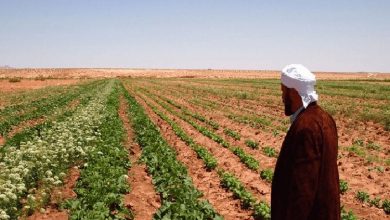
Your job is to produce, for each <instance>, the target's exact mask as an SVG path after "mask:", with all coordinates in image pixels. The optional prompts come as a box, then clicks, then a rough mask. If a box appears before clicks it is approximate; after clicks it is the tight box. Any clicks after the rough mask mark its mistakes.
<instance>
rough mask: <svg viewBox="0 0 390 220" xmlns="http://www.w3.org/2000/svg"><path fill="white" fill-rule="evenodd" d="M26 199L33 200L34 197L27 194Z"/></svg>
mask: <svg viewBox="0 0 390 220" xmlns="http://www.w3.org/2000/svg"><path fill="white" fill-rule="evenodd" d="M27 199H28V200H31V201H35V197H34V196H33V195H28V196H27Z"/></svg>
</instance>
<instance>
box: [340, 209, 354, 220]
mask: <svg viewBox="0 0 390 220" xmlns="http://www.w3.org/2000/svg"><path fill="white" fill-rule="evenodd" d="M341 220H357V217H356V216H355V214H353V212H352V211H349V212H347V211H345V209H344V207H341Z"/></svg>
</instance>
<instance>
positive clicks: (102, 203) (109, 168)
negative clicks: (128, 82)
mask: <svg viewBox="0 0 390 220" xmlns="http://www.w3.org/2000/svg"><path fill="white" fill-rule="evenodd" d="M120 88H121V87H119V83H118V81H116V82H115V85H114V86H113V88H107V89H108V90H107V91H103V92H102V93H103V94H105V96H107V95H106V94H109V95H108V97H107V98H106V100H102V102H101V103H100V105H103V106H104V108H103V107H102V108H101V109H102V110H101V114H102V117H101V118H100V119H101V122H100V124H99V127H97V128H96V131H97V132H99V134H100V136H99V139H97V140H96V142H95V144H94V148H93V149H91V150H90V151H89V152H88V154H87V158H86V159H85V161H86V162H85V163H84V166H83V169H82V170H81V174H80V179H79V181H78V182H77V186H76V188H75V192H76V193H77V198H76V199H73V200H69V201H67V202H66V204H65V205H64V207H66V208H68V209H69V210H70V213H71V218H72V219H129V218H132V217H133V214H132V213H131V212H130V211H129V210H128V209H127V208H126V207H125V206H124V205H123V202H122V201H123V195H124V194H125V193H127V192H128V191H129V186H128V183H127V178H128V176H127V175H126V174H127V170H128V168H129V167H130V161H129V160H128V153H127V151H126V150H125V148H124V146H123V145H122V139H123V134H124V128H123V125H122V122H121V120H120V118H119V115H118V108H119V95H120V92H121V91H120Z"/></svg>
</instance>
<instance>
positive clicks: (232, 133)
mask: <svg viewBox="0 0 390 220" xmlns="http://www.w3.org/2000/svg"><path fill="white" fill-rule="evenodd" d="M223 132H224V133H225V134H226V135H228V136H230V137H232V138H234V140H236V141H238V140H240V139H241V135H240V133H238V132H236V131H233V130H232V129H229V128H225V129H224V130H223Z"/></svg>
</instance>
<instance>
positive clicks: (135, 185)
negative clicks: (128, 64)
mask: <svg viewBox="0 0 390 220" xmlns="http://www.w3.org/2000/svg"><path fill="white" fill-rule="evenodd" d="M128 110H129V109H128V105H127V102H126V100H125V99H124V98H123V97H121V98H120V106H119V117H120V118H121V120H122V122H123V126H124V128H125V131H126V137H125V141H124V145H125V147H126V148H127V149H128V151H129V159H130V161H131V162H132V167H131V168H130V169H129V171H128V176H129V179H128V183H129V185H130V187H131V191H130V193H128V194H126V195H125V198H124V204H125V206H126V207H128V208H129V209H131V210H132V211H133V214H134V219H139V220H144V219H152V217H153V214H154V213H155V212H156V210H157V209H158V208H159V207H160V203H161V201H160V197H159V196H158V194H157V193H156V191H155V190H154V186H153V184H152V178H151V177H150V176H148V174H147V172H146V166H145V165H144V164H140V163H138V162H137V161H138V159H139V158H140V156H141V148H140V146H139V145H138V144H137V143H136V142H135V141H133V139H134V133H133V130H132V128H131V122H130V120H129V117H128V115H127V111H128Z"/></svg>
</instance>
